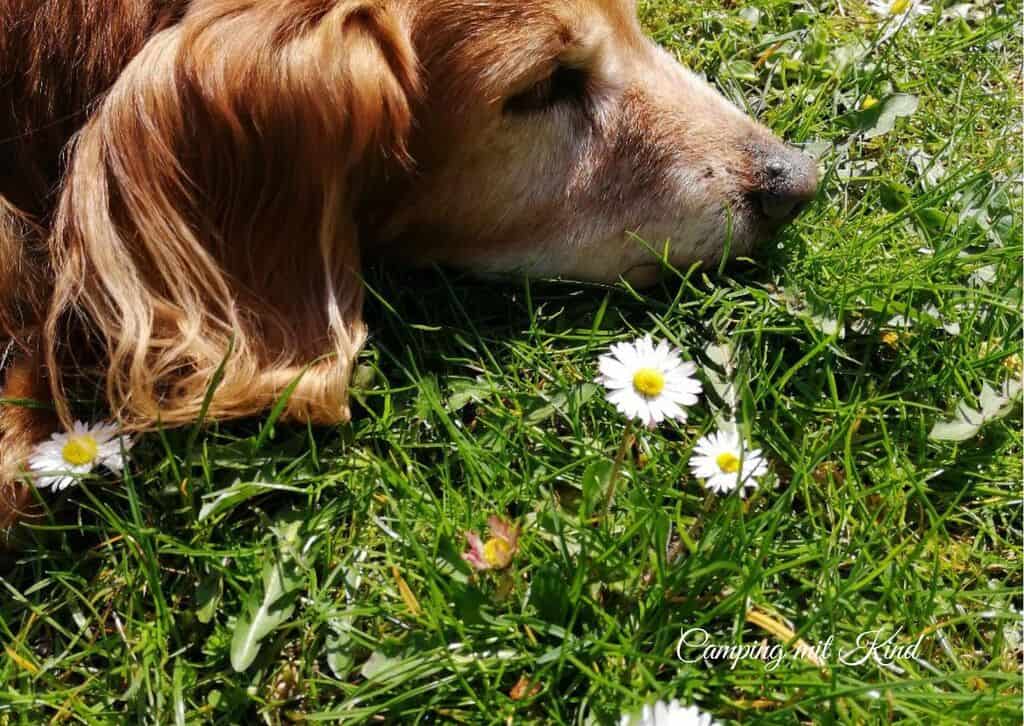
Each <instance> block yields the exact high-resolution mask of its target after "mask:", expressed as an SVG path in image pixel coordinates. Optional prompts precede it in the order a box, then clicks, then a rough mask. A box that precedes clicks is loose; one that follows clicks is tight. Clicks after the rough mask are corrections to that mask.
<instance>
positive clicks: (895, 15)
mask: <svg viewBox="0 0 1024 726" xmlns="http://www.w3.org/2000/svg"><path fill="white" fill-rule="evenodd" d="M868 7H869V8H871V11H872V12H873V13H874V14H875V15H878V16H879V17H881V18H883V19H884V20H886V21H887V23H888V24H887V26H886V28H885V29H884V30H883V31H882V36H881V37H880V38H879V39H878V42H879V43H884V42H885V41H887V40H889V38H891V37H892V36H894V35H896V33H898V32H899V31H900V30H902V29H903V26H904V25H907V24H908V23H909V22H910V21H911V20H913V19H914V18H915V17H916V16H918V15H928V14H929V13H931V11H932V6H931V5H926V4H925V3H923V2H921V0H868Z"/></svg>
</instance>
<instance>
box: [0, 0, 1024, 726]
mask: <svg viewBox="0 0 1024 726" xmlns="http://www.w3.org/2000/svg"><path fill="white" fill-rule="evenodd" d="M934 5H935V8H934V9H933V11H932V12H931V13H930V14H928V15H926V16H923V17H922V18H919V19H917V20H915V21H914V22H913V24H912V25H911V26H909V27H907V28H904V29H903V30H901V31H900V32H899V33H898V34H896V35H895V36H894V37H893V38H892V39H891V40H889V41H887V42H885V43H881V44H879V43H877V42H876V41H878V39H879V38H878V26H877V25H876V24H875V23H874V22H873V21H872V20H871V18H872V16H871V14H870V12H869V11H868V10H867V9H866V8H865V7H864V6H863V5H862V4H861V3H859V2H855V1H854V0H851V2H849V3H846V2H844V3H842V4H839V3H823V4H821V5H820V6H812V5H810V4H806V3H789V2H778V1H777V0H765V1H763V2H759V3H756V4H754V5H750V6H744V7H743V8H739V7H734V6H733V5H732V4H726V5H720V4H716V3H711V2H707V1H706V0H696V1H694V2H686V3H680V2H670V1H668V0H649V1H648V2H646V3H642V7H641V15H642V17H643V20H644V22H645V24H646V26H647V28H648V29H649V30H650V32H651V33H652V34H653V35H654V37H655V38H657V39H658V40H659V42H661V43H663V44H665V45H666V46H668V47H670V48H671V49H673V50H674V51H675V52H676V53H677V54H678V56H679V57H680V58H681V59H682V60H683V61H684V62H686V63H688V64H689V65H690V66H692V67H694V68H695V69H696V70H698V71H702V72H704V73H706V74H707V75H708V76H709V77H711V78H713V79H714V80H715V81H716V83H717V84H718V85H719V86H720V87H721V88H723V89H724V90H725V91H726V92H727V93H728V94H730V95H731V96H732V97H734V98H736V99H740V100H741V102H742V103H745V104H746V105H747V106H748V107H749V108H750V110H751V112H752V113H754V114H756V115H758V116H759V117H760V118H762V119H763V120H764V121H765V122H766V123H767V124H769V125H770V126H771V127H773V128H774V129H775V130H776V131H778V132H779V133H781V134H784V135H785V136H786V137H787V138H789V139H791V140H793V141H797V142H803V143H806V144H807V145H808V148H810V149H813V150H815V151H816V152H818V153H821V154H822V165H823V167H824V168H825V169H826V170H827V173H826V175H825V177H824V183H823V189H822V192H821V194H820V197H819V200H818V201H817V202H816V203H815V204H814V205H813V207H812V208H811V209H810V210H809V211H808V212H807V213H806V214H805V215H804V216H803V217H802V218H801V219H800V220H799V221H798V222H797V223H796V224H795V225H793V227H792V228H791V229H789V230H788V231H787V232H786V233H785V235H784V236H783V237H782V238H780V240H778V243H777V245H775V244H773V245H772V246H771V247H770V248H769V249H767V250H764V253H765V254H763V255H761V256H759V257H758V259H757V260H751V261H740V262H738V263H736V264H735V265H732V266H730V267H728V268H727V269H725V270H724V271H722V272H721V273H720V274H711V272H707V273H705V272H701V271H697V270H691V271H680V272H678V273H677V274H672V275H670V276H669V279H668V280H667V281H666V282H665V283H664V284H662V285H661V286H659V287H657V288H655V289H652V290H648V291H645V292H637V291H634V290H630V289H628V288H627V287H625V286H595V285H580V284H575V283H570V282H558V281H533V282H525V281H523V282H520V283H516V282H511V283H509V284H507V285H504V286H503V287H502V288H501V289H500V290H497V289H496V285H495V283H493V282H480V281H476V280H473V279H471V278H467V277H463V276H459V275H456V274H454V273H450V272H442V271H438V272H434V273H428V274H422V275H412V274H407V273H401V272H394V271H375V272H374V273H372V276H371V279H370V281H369V284H370V285H371V286H372V287H373V289H374V291H375V293H376V295H377V296H379V297H377V296H375V297H374V300H373V301H372V302H371V304H370V306H369V310H368V318H369V322H370V324H371V329H372V330H373V331H374V334H373V338H372V340H371V342H370V344H369V346H368V348H367V350H366V352H365V354H364V356H363V358H362V360H361V367H360V370H359V374H358V376H357V378H358V384H357V388H358V391H357V393H356V396H355V398H356V400H357V405H356V406H355V410H356V415H355V418H354V420H353V421H352V423H351V424H348V425H344V426H338V427H336V428H334V429H327V430H306V429H302V428H294V427H286V426H275V425H274V422H273V421H272V420H266V421H250V422H244V423H239V424H232V425H221V426H211V427H208V428H206V429H204V430H202V431H199V430H196V431H188V430H185V431H171V432H167V433H166V434H165V435H162V436H161V435H153V436H150V437H148V438H146V439H145V440H144V441H142V442H141V443H140V444H139V445H138V446H137V447H136V449H135V451H134V453H133V456H132V460H133V463H132V465H131V467H130V468H129V470H128V474H127V475H126V476H125V478H124V481H123V482H122V483H115V482H112V481H110V480H109V479H108V480H106V481H104V480H102V479H95V480H90V481H87V482H85V483H83V485H82V486H81V487H79V488H76V489H73V490H71V491H70V493H68V494H67V495H64V496H61V497H56V498H47V500H46V501H47V503H48V504H49V505H50V506H52V507H53V510H52V512H51V514H50V517H49V518H48V519H47V520H46V521H45V523H43V524H42V525H40V526H39V527H37V528H35V529H33V530H31V531H29V532H26V533H24V534H23V542H22V549H21V550H20V551H18V552H14V553H10V554H8V555H6V561H5V562H4V564H3V566H2V567H0V591H2V593H3V595H2V596H0V640H2V642H3V645H4V651H5V654H3V655H0V724H38V723H44V722H50V723H63V722H80V723H89V724H94V723H95V724H106V723H178V724H185V723H189V724H194V723H218V724H240V723H257V722H265V723H286V722H301V721H331V722H344V723H360V722H378V721H381V720H383V721H388V722H397V723H438V722H449V721H457V722H466V723H499V722H501V723H506V722H508V723H511V722H515V723H565V724H568V723H578V724H584V723H613V722H617V719H618V715H619V713H620V712H621V711H623V710H628V709H631V708H635V707H638V706H639V705H640V704H641V703H643V702H648V701H650V700H652V699H654V698H656V697H660V698H665V699H667V698H673V697H674V698H679V699H680V700H681V701H683V702H684V703H695V704H698V705H699V706H700V707H701V708H702V709H704V710H706V711H708V712H710V713H712V714H714V715H715V717H716V718H717V719H719V720H721V721H723V722H725V721H737V722H743V723H759V724H760V723H764V724H793V723H812V722H813V723H840V724H871V723H883V722H884V723H914V724H916V723H957V724H959V723H972V724H975V723H977V724H984V723H991V724H998V723H1018V722H1019V719H1020V705H1021V694H1022V690H1021V655H1022V650H1021V648H1022V646H1021V619H1020V608H1021V605H1022V603H1021V586H1022V579H1021V554H1022V553H1021V527H1020V523H1021V468H1020V456H1021V434H1020V429H1019V426H1018V423H1019V418H1018V417H1019V406H1017V407H1015V409H1014V410H1013V411H1012V412H1011V414H1010V416H1008V417H1007V418H1004V419H1002V420H999V421H993V422H990V423H987V424H986V425H985V426H984V427H983V428H982V429H981V431H980V432H979V433H978V434H977V435H975V436H973V437H971V438H969V439H968V440H966V441H963V442H960V443H955V442H943V441H935V440H931V439H929V436H928V434H929V431H930V430H931V427H932V425H933V424H934V423H935V422H936V421H939V420H942V419H945V418H946V417H947V416H948V415H949V414H950V413H951V412H952V411H953V410H954V409H955V407H956V405H957V403H958V402H959V401H961V400H966V401H967V402H968V403H971V404H973V403H974V400H975V397H976V396H977V394H978V392H979V391H980V389H981V385H982V383H983V382H989V383H991V384H993V385H999V384H1001V383H1002V382H1003V381H1005V380H1006V379H1007V378H1008V377H1009V376H1011V375H1012V374H1013V370H1012V369H1013V368H1014V366H1015V365H1019V361H1020V358H1019V356H1020V354H1021V346H1020V339H1021V319H1020V300H1021V273H1020V270H1021V249H1020V240H1021V234H1022V227H1021V224H1022V222H1021V213H1020V212H1021V188H1020V181H1021V178H1020V172H1021V160H1022V155H1021V113H1020V109H1021V94H1020V84H1021V76H1020V64H1021V42H1020V40H1021V16H1020V9H1019V7H1017V6H1015V5H1014V4H1003V3H991V2H979V3H977V4H976V5H972V6H970V8H971V10H972V12H977V13H979V14H980V16H979V17H972V18H971V19H968V20H958V19H948V20H942V21H941V22H940V15H941V13H942V11H943V9H945V5H944V4H943V3H941V2H936V3H934ZM754 8H757V9H758V10H759V11H760V12H759V17H758V18H757V22H756V24H752V23H751V22H750V21H751V19H753V18H754V16H755V13H753V12H751V11H752V10H753V9H754ZM897 94H905V95H897ZM907 96H913V97H915V98H916V99H917V101H918V103H917V106H916V110H914V112H913V113H912V114H910V115H904V116H900V117H898V118H895V123H894V124H893V125H892V128H891V130H888V131H887V132H885V133H881V134H879V135H873V134H874V132H873V131H872V129H874V130H875V131H880V130H884V128H885V126H886V124H884V120H883V123H880V121H879V119H880V117H882V116H884V115H886V114H885V112H886V111H887V110H888V111H891V110H893V109H896V108H897V107H900V108H901V109H902V110H904V111H905V110H907V108H908V107H909V106H912V105H913V103H912V100H910V99H908V98H907ZM871 99H878V103H877V104H875V105H872V101H871ZM865 106H867V108H866V109H865V108H864V107H865ZM922 250H924V251H922ZM979 270H981V272H982V274H983V277H984V279H983V280H978V279H974V280H972V279H971V276H972V274H975V273H977V272H978V271H979ZM380 300H386V301H387V304H383V303H381V302H380ZM932 307H934V310H932ZM897 315H902V316H904V317H906V318H909V319H911V321H912V323H913V324H912V326H911V327H909V328H900V329H898V330H896V329H889V328H887V327H886V324H887V323H888V321H890V319H891V318H893V317H894V316H897ZM953 323H956V324H958V325H959V330H956V328H953V327H951V324H953ZM942 324H945V325H946V327H949V328H950V329H951V330H953V332H952V333H950V332H947V331H946V330H945V329H944V328H943V327H942ZM646 332H651V333H653V334H654V335H656V336H658V337H662V338H667V339H669V340H671V341H672V342H674V343H675V344H676V345H678V346H679V347H680V348H681V349H682V350H683V351H685V354H686V356H687V357H691V358H694V359H696V360H697V361H698V362H699V363H701V365H702V366H705V367H706V366H709V365H710V363H709V361H708V359H707V357H706V352H705V351H706V349H707V348H708V346H709V345H711V344H714V343H723V342H724V343H728V344H729V345H731V346H732V348H733V349H734V351H735V360H736V370H735V374H734V379H735V382H736V384H737V387H738V391H739V393H740V398H741V418H742V423H743V426H744V427H745V428H746V430H747V431H748V432H749V433H750V436H751V437H752V439H753V440H754V441H755V442H756V444H757V445H758V446H760V447H761V448H762V449H763V450H764V451H765V454H766V455H767V457H768V458H769V459H770V461H771V463H772V471H773V474H772V476H771V477H770V478H769V479H767V480H765V481H764V482H763V483H762V486H761V488H760V489H759V490H758V491H757V492H756V493H755V495H754V496H752V497H750V498H748V499H747V500H740V499H738V498H736V497H727V498H709V497H707V496H706V494H705V491H704V490H703V488H702V486H701V485H700V483H699V482H698V481H695V480H694V479H693V478H692V477H691V476H690V475H689V473H688V467H687V459H688V457H689V454H690V450H691V448H692V447H693V444H694V442H695V441H696V439H697V438H698V436H699V435H701V434H702V433H704V432H707V431H709V430H711V429H712V428H713V427H714V416H713V411H712V409H711V407H710V406H709V405H708V403H706V402H705V403H702V405H700V406H698V407H697V408H695V409H694V410H693V411H692V413H691V418H690V420H689V422H688V423H687V424H685V425H667V426H663V427H661V428H660V429H658V430H657V431H653V432H646V431H644V432H641V433H640V434H639V435H638V436H637V439H636V442H635V443H634V444H633V445H632V446H630V447H629V448H628V450H627V451H626V453H625V459H624V461H623V465H622V468H621V473H620V476H621V481H620V482H619V490H618V491H619V494H618V497H617V499H616V501H615V502H614V505H613V506H612V508H611V511H610V514H609V515H608V516H607V517H605V518H601V517H595V516H594V512H595V511H599V509H600V507H601V506H602V503H601V488H602V487H603V486H605V485H606V480H607V475H608V471H609V468H610V462H611V461H612V459H613V458H614V457H615V454H616V451H617V449H618V447H619V445H620V441H621V440H622V434H623V425H624V422H623V421H622V419H621V418H620V417H619V416H618V415H617V414H616V413H615V411H614V410H613V409H612V408H611V407H610V406H609V405H608V404H607V403H606V402H605V401H604V400H603V397H602V395H601V392H600V391H599V390H598V388H597V387H596V386H595V385H594V384H593V383H592V380H593V378H594V376H595V364H596V358H597V356H598V355H599V354H601V353H602V352H603V351H605V350H606V348H607V346H608V345H609V344H610V343H612V342H614V341H617V340H628V339H631V338H633V337H634V336H637V335H639V334H642V333H646ZM1018 374H1019V371H1018ZM706 387H708V386H706ZM715 400H716V399H715V397H714V396H711V397H710V398H709V399H706V401H711V402H714V401H715ZM492 513H499V514H502V515H504V516H507V517H511V518H515V519H517V520H518V521H519V522H521V523H522V524H523V526H524V529H525V531H524V535H523V541H522V550H521V552H520V553H519V554H518V556H517V558H516V560H515V563H514V566H513V568H512V569H511V570H510V571H509V572H508V573H507V574H504V575H497V576H492V575H490V574H487V575H484V576H479V577H474V576H471V573H470V571H469V570H468V569H467V567H466V565H465V564H464V563H463V562H462V560H461V559H460V557H459V554H460V552H461V551H462V550H463V548H464V541H463V535H464V532H465V531H466V530H477V531H481V530H483V529H484V527H485V526H486V525H485V522H486V519H487V517H488V515H490V514H492ZM689 628H703V629H705V630H706V631H707V632H708V633H709V635H710V638H711V640H712V641H713V642H715V643H721V644H725V645H730V644H731V645H738V644H741V643H745V644H752V645H756V644H758V643H760V642H762V641H766V643H767V645H769V646H771V645H774V644H776V643H779V642H788V641H789V640H791V639H792V636H793V635H794V634H795V635H797V636H799V637H800V638H802V639H803V640H804V641H806V642H808V643H811V644H813V643H820V642H822V641H825V640H826V639H827V638H828V637H829V636H833V637H834V643H835V645H834V646H833V647H834V649H836V650H849V649H850V648H852V647H854V645H855V644H856V641H857V638H858V635H859V634H860V633H862V632H864V631H871V630H878V629H881V630H882V631H883V632H884V633H885V634H886V635H888V634H891V633H894V632H895V633H897V637H896V642H899V643H901V644H905V643H913V642H915V641H916V640H917V638H918V637H919V636H923V638H922V640H921V645H920V647H919V650H918V652H917V654H916V655H917V657H916V658H913V657H908V658H901V659H898V660H896V661H895V662H894V663H893V664H892V665H891V666H883V665H880V664H878V663H876V662H873V661H868V662H865V663H863V664H860V665H844V664H842V663H840V662H839V661H838V660H837V659H836V657H835V653H834V652H833V653H832V654H831V656H830V657H829V659H828V660H829V662H828V663H827V667H825V668H820V667H818V666H816V665H814V664H813V663H812V662H810V661H809V660H808V658H806V657H800V656H799V655H797V656H795V657H790V658H786V659H785V660H784V661H783V662H782V663H781V664H780V665H779V666H778V667H777V668H775V669H769V667H768V666H767V665H766V664H765V663H764V662H763V661H758V660H755V659H744V660H740V661H738V662H737V663H736V664H735V667H730V665H731V664H730V663H728V662H725V663H722V662H718V663H705V662H701V661H699V660H698V661H697V662H694V663H687V662H682V661H680V660H679V659H678V658H677V656H676V646H677V641H678V640H679V638H680V634H681V632H682V631H684V630H686V629H689ZM261 636H262V637H261ZM693 654H694V652H693V651H685V650H684V653H683V655H684V656H687V657H688V659H692V658H693ZM698 654H699V653H698ZM250 661H251V662H250ZM233 662H234V663H235V664H237V665H246V664H247V663H248V664H247V665H246V667H245V668H244V669H242V670H240V671H239V670H236V669H235V667H233ZM517 684H518V687H517Z"/></svg>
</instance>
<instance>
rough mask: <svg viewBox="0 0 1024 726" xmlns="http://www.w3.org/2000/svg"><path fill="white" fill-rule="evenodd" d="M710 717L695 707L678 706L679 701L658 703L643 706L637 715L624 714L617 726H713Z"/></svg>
mask: <svg viewBox="0 0 1024 726" xmlns="http://www.w3.org/2000/svg"><path fill="white" fill-rule="evenodd" d="M715 724H716V722H715V721H712V720H711V715H710V714H707V713H704V712H703V711H701V710H700V709H699V708H697V707H696V706H686V707H685V708H684V707H683V706H681V705H679V701H677V700H675V699H672V700H671V701H670V702H668V703H665V702H664V701H658V702H657V703H654V704H653V705H648V706H644V708H643V710H642V711H641V712H640V713H639V714H635V713H624V714H622V720H621V721H620V722H619V726H715Z"/></svg>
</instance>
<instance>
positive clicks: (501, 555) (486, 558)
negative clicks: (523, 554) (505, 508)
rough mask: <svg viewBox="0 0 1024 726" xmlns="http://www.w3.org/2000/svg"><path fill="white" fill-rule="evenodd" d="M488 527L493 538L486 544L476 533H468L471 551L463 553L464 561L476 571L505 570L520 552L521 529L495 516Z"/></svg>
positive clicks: (467, 537)
mask: <svg viewBox="0 0 1024 726" xmlns="http://www.w3.org/2000/svg"><path fill="white" fill-rule="evenodd" d="M487 525H488V526H489V527H490V529H491V536H490V538H489V539H488V540H487V541H486V542H484V541H483V540H481V539H480V536H479V535H478V534H477V533H476V532H466V543H467V544H468V545H469V549H467V550H466V551H465V552H463V553H462V559H464V560H465V561H466V562H468V563H469V564H470V566H471V567H472V568H473V569H474V570H479V571H483V570H504V569H505V568H506V567H508V566H509V565H510V564H512V559H513V558H514V557H515V556H516V553H517V552H518V551H519V527H515V526H513V525H512V524H511V523H510V522H506V521H505V520H504V519H502V518H501V517H497V516H493V515H492V516H491V517H490V518H489V519H488V520H487Z"/></svg>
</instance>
